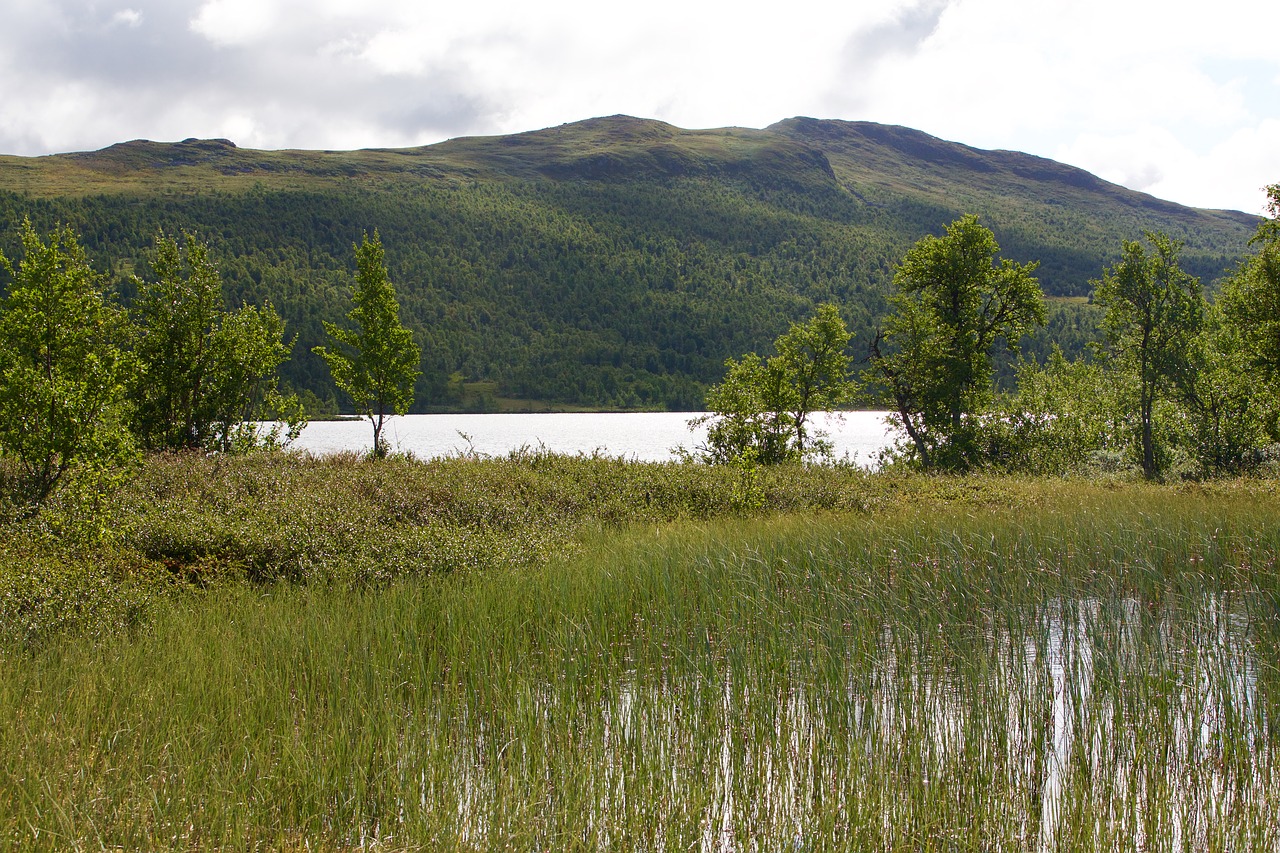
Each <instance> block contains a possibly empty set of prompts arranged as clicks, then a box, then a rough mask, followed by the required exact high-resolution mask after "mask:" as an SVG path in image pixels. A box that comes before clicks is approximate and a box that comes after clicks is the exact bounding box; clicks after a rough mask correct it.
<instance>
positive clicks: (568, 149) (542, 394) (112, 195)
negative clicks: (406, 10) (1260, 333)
mask: <svg viewBox="0 0 1280 853" xmlns="http://www.w3.org/2000/svg"><path fill="white" fill-rule="evenodd" d="M968 213H974V214H977V215H979V217H980V219H981V221H982V222H983V224H984V225H987V226H988V227H990V228H992V230H993V231H995V233H996V236H997V239H998V241H999V243H1000V246H1001V248H1002V250H1003V252H1002V254H1003V256H1004V257H1008V258H1011V259H1014V260H1017V261H1038V262H1039V268H1038V270H1037V275H1038V276H1039V278H1040V281H1041V284H1042V286H1043V287H1044V289H1045V291H1046V293H1048V294H1049V295H1050V296H1053V297H1062V298H1061V299H1059V300H1058V301H1056V302H1055V303H1054V307H1053V309H1052V310H1051V316H1050V325H1049V328H1048V329H1047V330H1046V331H1045V332H1043V333H1042V334H1041V335H1039V336H1037V337H1036V338H1033V339H1031V340H1030V341H1028V342H1027V351H1028V352H1029V353H1030V354H1031V355H1033V356H1036V357H1042V356H1043V355H1044V354H1045V353H1046V352H1047V351H1048V349H1049V347H1050V346H1051V345H1053V344H1055V343H1056V344H1059V345H1061V346H1063V347H1064V349H1066V351H1067V352H1068V353H1069V354H1073V353H1080V352H1082V351H1083V349H1084V346H1085V342H1086V341H1087V340H1089V339H1090V338H1091V337H1092V336H1093V335H1094V334H1095V332H1096V330H1095V329H1094V327H1093V325H1092V324H1093V323H1094V322H1095V321H1096V317H1095V316H1094V315H1093V314H1091V313H1090V309H1089V306H1087V305H1083V304H1081V303H1082V300H1083V297H1085V296H1087V295H1088V293H1089V292H1090V290H1091V288H1092V284H1091V282H1092V280H1093V279H1096V278H1098V277H1099V276H1100V275H1101V273H1102V270H1103V269H1104V267H1105V266H1106V265H1108V264H1110V263H1113V262H1114V261H1115V260H1116V259H1117V258H1118V257H1119V253H1120V247H1121V244H1122V242H1123V241H1124V240H1133V239H1138V238H1140V237H1141V236H1142V234H1143V233H1144V232H1145V231H1148V230H1152V231H1163V232H1166V233H1168V234H1169V235H1170V236H1171V237H1173V238H1175V239H1179V240H1182V241H1184V243H1185V246H1184V249H1183V254H1182V259H1183V265H1184V267H1185V268H1186V269H1187V270H1188V271H1190V272H1192V273H1193V274H1195V275H1199V276H1201V277H1202V278H1203V279H1204V281H1205V282H1206V283H1210V285H1212V282H1213V281H1215V280H1216V279H1219V278H1221V277H1222V276H1223V275H1225V274H1227V273H1228V272H1229V271H1230V270H1231V269H1232V268H1233V267H1234V266H1235V265H1236V264H1237V263H1238V262H1239V260H1240V259H1241V258H1242V257H1243V256H1244V255H1245V254H1246V253H1247V252H1248V240H1249V238H1250V236H1252V234H1253V232H1254V229H1255V228H1256V225H1257V223H1258V222H1259V221H1260V218H1259V217H1253V216H1249V215H1248V214H1244V213H1241V212H1238V211H1214V210H1201V209H1197V208H1191V207H1185V206H1182V205H1177V204H1175V203H1172V202H1166V201H1162V200H1160V199H1156V198H1154V197H1151V196H1149V195H1144V194H1142V193H1138V192H1135V191H1133V190H1128V189H1126V188H1124V187H1120V186H1117V185H1115V184H1110V183H1108V182H1106V181H1103V180H1102V179H1100V178H1097V177H1096V176H1093V175H1090V174H1089V173H1088V172H1085V171H1084V170H1081V169H1077V168H1075V167H1072V166H1068V165H1065V164H1061V163H1057V162H1055V161H1052V160H1048V159H1045V158H1041V157H1036V156H1034V155H1029V154H1023V153H1021V152H1011V151H984V150H982V149H977V148H972V147H970V146H966V145H963V144H961V143H956V142H948V141H946V140H942V139H938V138H936V137H933V136H930V135H929V134H926V133H923V132H921V131H917V130H913V129H911V128H904V127H899V126H895V125H882V124H876V123H873V122H852V121H843V120H833V119H814V118H808V117H804V116H797V117H793V118H789V119H784V120H782V121H780V122H776V123H775V124H773V125H770V126H769V127H767V128H762V129H754V128H734V127H729V128H709V129H694V130H688V129H682V128H679V127H676V126H674V125H671V124H668V123H666V122H661V121H657V120H653V119H643V118H636V117H633V116H623V115H616V116H602V117H597V118H592V119H586V120H583V121H580V122H571V123H568V124H564V125H559V126H556V127H550V128H542V129H538V130H531V131H526V132H524V133H519V134H510V135H505V136H476V137H459V138H456V139H451V140H446V141H445V142H440V143H435V144H432V145H426V146H417V147H412V148H370V149H362V150H358V151H304V150H289V149H286V150H280V151H263V150H255V149H249V148H241V147H238V146H237V145H236V144H235V143H234V142H232V141H230V140H226V139H208V140H205V139H194V138H192V139H185V140H182V141H180V142H169V143H166V142H151V141H148V140H131V141H127V142H122V143H117V144H115V145H111V146H108V147H106V148H104V149H101V150H99V151H94V152H73V153H70V154H57V155H46V156H44V157H36V158H23V157H12V156H0V248H2V249H3V250H4V251H5V253H6V254H7V255H8V256H9V257H15V254H14V253H15V251H16V250H17V247H16V245H15V239H16V237H15V235H16V228H17V225H18V224H19V223H20V222H21V220H22V217H24V216H28V215H29V216H30V217H31V218H32V221H33V222H34V223H35V224H36V226H37V227H38V228H41V229H48V228H51V227H53V226H54V225H56V224H57V223H59V222H64V223H68V224H71V225H72V226H73V227H75V228H76V229H77V230H78V231H79V232H80V233H81V235H82V240H83V242H84V244H85V246H86V248H88V249H89V251H90V255H91V257H93V258H94V259H95V262H96V263H98V264H99V266H100V267H101V268H102V270H103V271H104V272H105V273H107V274H109V275H110V276H111V280H112V281H113V283H114V287H115V289H116V290H117V291H118V293H119V294H120V297H121V300H122V301H123V302H125V303H126V304H127V302H128V299H129V296H130V294H131V288H132V287H133V286H134V285H133V283H132V279H131V278H130V275H131V274H132V273H133V272H135V271H136V272H139V273H141V274H144V275H145V274H146V273H147V268H148V267H147V265H148V256H149V254H148V253H149V251H150V246H151V241H152V238H153V237H154V235H155V234H156V232H157V231H161V230H163V231H165V232H166V233H170V234H175V233H180V232H183V231H189V232H192V233H195V234H197V235H199V236H200V237H201V239H205V240H207V241H208V242H209V243H210V246H211V249H212V251H213V252H214V254H215V256H216V257H217V258H219V261H220V268H221V271H222V274H223V278H224V281H226V283H227V291H228V295H229V298H230V299H231V301H232V302H233V303H236V304H240V303H245V302H254V303H257V302H261V301H264V300H270V301H272V303H273V304H275V305H276V306H277V308H278V309H279V310H280V312H281V314H282V316H284V318H285V320H286V321H287V323H288V326H289V329H290V330H291V334H292V333H293V332H296V333H297V343H296V345H295V350H294V353H295V357H294V359H293V360H292V361H291V362H290V363H289V365H288V366H287V373H286V376H287V378H288V380H289V382H290V383H291V384H292V385H293V386H294V387H295V388H298V389H301V390H306V391H308V392H311V393H314V394H316V395H317V396H318V397H324V396H326V395H328V394H331V393H332V386H331V384H330V383H329V379H328V375H327V373H326V371H325V369H324V367H323V365H322V364H321V363H320V362H319V361H318V360H317V359H316V358H315V357H314V356H313V355H312V354H311V351H310V349H311V347H312V346H314V345H316V344H319V343H323V342H324V340H325V337H324V332H323V329H322V328H321V321H322V320H337V319H340V318H341V317H342V316H343V314H345V312H346V310H347V308H346V305H347V303H346V301H345V300H346V298H347V297H346V293H347V288H348V287H349V282H350V269H351V251H352V244H353V243H356V242H358V241H359V239H360V235H361V234H362V233H363V232H366V231H367V232H373V231H375V230H377V231H379V232H380V233H381V235H382V239H383V242H384V245H385V246H386V247H387V260H388V264H389V266H390V268H391V274H392V278H393V280H394V281H395V282H396V283H397V288H398V292H399V294H400V298H401V305H402V310H403V313H404V316H405V318H406V322H407V324H408V325H409V326H410V327H411V328H413V329H414V331H415V334H417V335H418V336H419V340H421V341H423V342H424V346H423V349H424V362H423V368H424V373H423V378H422V380H421V381H420V387H419V389H418V398H419V400H420V401H422V405H423V406H440V405H445V406H453V407H458V406H470V405H473V404H474V401H472V402H466V400H467V399H468V398H467V396H466V394H464V393H463V392H462V391H460V390H459V389H462V388H465V387H467V386H468V383H471V384H472V385H476V384H483V387H485V388H490V389H493V391H494V393H496V394H497V395H499V396H503V397H516V398H522V399H530V400H544V401H554V402H556V403H558V404H563V405H571V406H589V407H602V408H604V407H609V408H612V407H647V408H686V409H687V408H697V407H699V406H700V405H701V393H702V390H703V389H704V388H705V387H706V386H707V385H708V384H709V383H711V382H715V381H718V380H719V378H720V376H721V373H722V370H723V364H724V360H725V358H727V357H729V356H738V355H741V354H742V353H743V352H747V351H750V350H753V349H754V350H756V351H761V350H765V349H767V348H768V347H769V345H770V343H771V341H772V339H773V338H774V337H775V336H776V335H778V334H779V333H781V332H782V331H785V329H786V327H787V325H788V324H789V323H790V322H792V321H795V320H799V319H803V318H804V317H805V316H807V315H808V314H809V313H811V312H812V310H813V309H814V307H815V306H816V305H818V304H820V303H822V302H835V303H837V304H838V305H840V306H841V310H842V313H843V314H844V316H845V319H846V322H847V323H848V324H849V326H850V328H851V329H852V330H853V331H854V334H855V340H857V341H861V342H862V343H860V344H855V347H856V346H865V341H867V340H869V339H870V337H871V335H872V333H873V331H874V328H875V326H876V324H877V323H878V322H879V319H880V318H881V317H882V316H883V313H884V311H885V310H886V308H887V296H888V293H889V289H890V282H891V280H892V277H893V269H894V266H895V264H896V263H897V262H898V261H899V260H900V259H901V257H902V255H903V253H905V251H906V250H907V249H908V248H909V247H910V246H911V245H912V244H913V243H914V242H915V241H917V240H918V239H920V238H921V237H922V236H924V235H926V234H937V233H940V232H941V230H942V229H943V228H944V227H945V226H946V225H947V224H948V223H950V222H952V221H954V220H955V219H957V218H959V217H960V216H962V215H964V214H968ZM0 284H2V282H0Z"/></svg>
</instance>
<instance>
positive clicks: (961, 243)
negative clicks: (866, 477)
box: [701, 185, 1280, 479]
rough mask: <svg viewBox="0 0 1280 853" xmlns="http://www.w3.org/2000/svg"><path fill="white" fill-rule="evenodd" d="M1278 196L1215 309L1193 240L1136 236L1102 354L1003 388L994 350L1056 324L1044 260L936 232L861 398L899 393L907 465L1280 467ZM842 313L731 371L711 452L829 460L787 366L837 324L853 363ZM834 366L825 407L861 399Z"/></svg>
mask: <svg viewBox="0 0 1280 853" xmlns="http://www.w3.org/2000/svg"><path fill="white" fill-rule="evenodd" d="M1268 197H1269V200H1270V201H1269V210H1270V213H1271V219H1269V220H1265V221H1263V222H1262V223H1261V225H1260V226H1259V227H1258V231H1257V234H1256V235H1255V237H1254V239H1253V241H1252V245H1253V246H1254V247H1255V252H1254V254H1252V255H1251V256H1250V257H1249V258H1247V259H1246V260H1245V261H1243V262H1242V263H1241V265H1240V266H1239V268H1238V269H1237V270H1236V271H1235V272H1234V273H1233V274H1232V275H1231V276H1229V277H1228V278H1227V279H1226V281H1225V282H1224V283H1223V284H1222V287H1221V290H1220V292H1219V294H1218V295H1217V298H1215V299H1211V298H1209V297H1207V296H1206V294H1205V289H1204V287H1203V286H1202V284H1201V281H1200V280H1199V278H1197V277H1196V276H1195V275H1192V274H1191V273H1190V272H1188V271H1187V270H1185V269H1184V268H1183V266H1182V264H1181V259H1180V252H1181V250H1182V243H1181V241H1178V240H1175V239H1172V238H1170V237H1169V236H1168V235H1166V234H1163V233H1159V232H1148V233H1146V234H1145V235H1144V238H1143V239H1142V240H1127V241H1124V243H1123V245H1122V247H1121V255H1120V258H1119V260H1117V261H1116V262H1115V263H1113V264H1111V265H1110V266H1108V267H1106V268H1105V269H1104V270H1103V271H1102V274H1101V278H1099V279H1096V280H1094V281H1093V286H1094V290H1093V294H1092V302H1093V303H1094V306H1095V308H1094V310H1095V311H1096V312H1097V314H1098V316H1099V317H1100V320H1101V325H1100V329H1099V333H1098V335H1097V336H1096V337H1095V339H1094V340H1093V341H1092V342H1091V346H1090V348H1089V351H1088V352H1086V353H1084V354H1082V355H1081V356H1079V357H1077V358H1074V359H1070V358H1068V357H1067V356H1065V355H1064V354H1063V352H1062V350H1061V349H1060V348H1055V349H1054V350H1053V351H1052V352H1051V353H1050V355H1049V357H1048V358H1047V359H1044V360H1043V361H1038V360H1036V359H1034V358H1032V359H1026V360H1022V359H1020V360H1019V361H1018V367H1017V381H1016V383H1015V384H1014V387H1013V388H1011V389H1009V390H1007V391H1003V392H1002V391H1001V390H1000V389H999V388H998V387H997V385H996V382H995V377H996V370H995V360H994V356H995V353H996V352H997V351H998V350H1000V349H1003V350H1006V351H1009V352H1013V353H1015V354H1018V353H1019V349H1020V344H1021V341H1022V340H1023V338H1024V337H1026V336H1027V335H1028V333H1030V332H1032V331H1033V330H1035V329H1036V328H1038V327H1043V326H1044V325H1045V323H1046V310H1045V305H1044V300H1043V293H1042V290H1041V288H1040V285H1039V282H1038V281H1037V280H1036V278H1035V275H1034V273H1035V272H1036V265H1035V264H1034V263H1032V264H1018V263H1015V262H1012V261H1010V260H1008V259H1000V258H998V253H999V251H1000V249H999V246H998V245H997V243H996V239H995V235H994V234H993V233H992V232H991V231H990V230H989V229H987V228H985V227H984V226H982V225H981V224H979V222H978V220H977V218H976V217H973V216H966V217H963V218H961V219H959V220H957V221H956V222H954V223H953V224H952V225H951V226H949V227H948V228H947V229H946V232H945V233H944V234H943V235H942V236H927V237H925V238H923V239H921V240H920V241H919V242H917V243H916V244H915V245H914V246H913V247H912V248H911V249H910V250H909V251H908V252H907V253H906V254H905V256H904V258H903V260H902V262H901V263H900V264H899V265H898V268H897V271H896V273H895V275H894V279H893V292H892V294H891V295H890V299H889V301H890V311H889V313H888V314H887V316H886V318H885V320H884V322H883V324H882V325H881V327H880V328H879V329H878V330H877V332H876V333H875V335H874V336H873V337H872V339H871V343H870V354H869V364H868V366H867V367H866V369H864V370H863V371H862V372H861V375H860V377H859V382H860V383H861V386H862V389H863V394H864V399H875V400H887V401H888V402H889V404H890V406H891V408H892V410H893V413H892V417H893V419H894V420H895V421H896V423H897V425H898V426H899V427H900V428H901V429H902V430H903V433H904V438H903V439H902V441H901V442H900V444H899V446H898V448H897V450H896V451H895V453H894V454H893V455H894V457H895V458H896V459H897V460H898V461H899V462H900V463H902V464H909V465H918V466H920V467H922V468H925V469H928V470H948V471H963V470H969V469H973V468H981V467H991V468H997V469H1004V470H1019V471H1030V472H1034V473H1041V474H1045V473H1050V474H1060V473H1064V472H1068V471H1072V470H1087V469H1091V468H1092V469H1097V468H1098V467H1106V466H1108V465H1117V466H1123V465H1133V466H1135V467H1137V468H1138V469H1140V470H1141V472H1142V474H1143V476H1145V477H1147V478H1148V479H1156V478H1161V477H1165V476H1169V475H1170V474H1171V473H1174V474H1178V475H1191V476H1211V475H1216V474H1223V473H1240V472H1243V471H1247V470H1250V469H1253V468H1256V467H1258V466H1260V465H1263V464H1266V463H1268V462H1272V461H1277V460H1278V459H1280V456H1278V455H1277V452H1276V451H1277V448H1278V447H1280V319H1277V318H1280V185H1274V186H1272V187H1270V188H1269V189H1268ZM835 311H836V308H835V307H834V306H824V307H823V308H822V309H820V311H819V313H818V315H817V316H815V318H814V319H813V320H810V321H808V322H807V323H801V324H793V325H792V328H791V330H790V331H789V332H788V333H787V334H786V335H783V336H782V337H780V338H778V340H777V342H776V344H775V346H776V349H777V351H778V353H779V355H777V356H774V357H772V358H769V359H762V358H761V357H759V356H757V355H755V354H754V353H750V354H748V355H747V356H744V357H743V358H742V359H741V360H735V359H730V360H729V361H728V362H727V365H726V366H727V368H728V370H727V374H726V376H725V378H724V380H723V382H721V383H720V384H718V385H716V386H714V387H713V388H712V389H711V391H710V393H709V394H708V402H709V404H710V405H711V407H712V409H713V413H712V414H711V415H710V416H707V417H705V418H703V419H701V421H702V422H707V423H709V424H710V427H709V437H708V444H707V446H706V447H704V448H702V453H701V455H702V457H703V458H704V459H706V460H707V461H712V462H728V461H742V460H745V461H746V462H748V463H755V462H779V461H785V460H787V459H802V458H806V456H810V455H815V454H814V451H818V454H817V455H821V450H822V447H821V445H814V444H812V443H811V444H810V445H809V452H808V453H806V450H805V448H806V445H805V432H804V429H805V426H804V425H805V422H806V415H807V407H805V406H800V405H799V404H797V403H796V402H795V401H796V400H797V399H804V398H803V396H802V394H801V391H802V389H803V388H804V387H805V383H806V380H805V378H804V377H805V375H806V374H805V372H804V371H803V370H801V369H799V368H797V367H796V366H795V365H794V364H792V365H790V366H788V363H787V362H786V360H785V359H784V356H785V354H786V353H788V352H790V351H793V350H794V346H795V344H794V341H796V340H803V339H806V338H807V337H811V336H812V334H813V330H814V329H815V328H816V327H817V326H818V325H820V324H823V323H825V325H826V326H827V327H828V328H829V329H830V330H831V331H829V332H828V333H827V336H826V337H827V339H828V340H829V341H833V342H839V343H840V346H839V348H838V350H839V351H838V352H837V353H836V354H835V355H832V356H831V357H832V358H836V357H837V356H839V355H840V354H841V353H843V349H844V345H845V343H847V341H848V337H849V336H848V334H847V333H846V332H845V329H844V326H843V323H842V321H841V320H840V318H839V317H838V316H837V315H835V314H834V312H835ZM837 328H838V333H837V331H836V329H837ZM810 349H811V351H816V350H813V348H812V347H811V348H810ZM813 363H814V361H813V359H812V358H811V359H810V365H812V364H813ZM831 364H833V365H835V366H833V367H832V368H831V369H830V370H829V371H828V374H829V376H828V379H827V386H828V387H831V388H839V389H840V393H839V395H838V396H835V397H831V398H826V397H819V398H815V399H814V401H813V406H812V408H821V407H823V406H824V405H827V406H830V404H832V403H835V402H838V400H839V399H842V398H845V397H847V396H848V395H849V394H850V393H851V391H850V389H851V387H852V383H853V379H852V376H851V371H850V370H849V369H848V368H847V367H841V366H840V365H839V364H837V362H831ZM793 434H794V437H793Z"/></svg>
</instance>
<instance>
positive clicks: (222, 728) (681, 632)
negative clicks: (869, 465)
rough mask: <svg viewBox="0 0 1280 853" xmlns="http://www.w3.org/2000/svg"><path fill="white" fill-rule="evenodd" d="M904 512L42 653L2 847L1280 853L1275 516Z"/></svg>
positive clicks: (883, 491)
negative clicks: (1198, 852)
mask: <svg viewBox="0 0 1280 853" xmlns="http://www.w3.org/2000/svg"><path fill="white" fill-rule="evenodd" d="M579 470H580V469H579ZM894 489H902V490H904V492H906V491H907V490H911V489H914V490H915V491H914V494H915V495H917V496H918V497H919V498H920V499H919V500H908V499H898V498H892V497H887V496H889V495H892V494H893V490H894ZM875 490H879V492H878V493H879V494H880V495H881V497H880V498H877V500H879V501H881V503H880V504H879V509H878V510H877V511H874V512H856V511H855V512H847V511H846V512H833V513H830V514H816V515H815V513H814V512H812V511H808V512H805V513H802V514H794V513H784V514H780V515H779V514H776V513H775V514H772V515H768V516H767V517H757V518H748V519H742V518H734V517H725V518H721V519H718V520H717V519H708V518H705V517H703V518H697V517H693V518H691V517H688V516H678V517H677V518H676V519H675V520H672V521H665V522H660V523H659V522H655V521H654V520H653V519H651V518H650V519H641V520H640V523H639V524H638V525H636V526H631V527H612V528H611V527H608V526H593V525H589V524H588V525H583V526H580V527H579V528H578V529H577V533H576V534H575V536H576V538H575V539H574V540H573V541H574V546H573V547H572V548H566V549H564V550H563V551H558V550H555V551H554V553H551V554H550V555H548V556H547V557H546V558H545V559H540V560H529V561H514V562H510V563H502V564H494V565H489V566H486V567H485V568H484V570H470V571H454V572H451V573H442V572H428V573H418V574H408V573H406V574H402V575H398V576H395V577H393V578H391V579H389V580H387V581H386V582H383V583H377V584H370V583H361V584H346V583H311V584H299V583H294V582H285V581H280V580H277V581H273V582H268V583H257V584H253V583H244V582H234V583H218V584H214V585H212V586H211V587H210V588H208V589H207V590H206V591H204V592H202V593H200V594H184V595H168V594H166V595H161V596H158V597H156V598H155V599H154V600H153V601H152V603H151V604H150V605H149V608H148V610H147V616H146V619H145V620H143V621H141V622H139V623H138V624H137V625H136V626H135V627H134V628H133V629H131V630H128V631H124V632H114V633H107V634H105V635H101V636H87V635H78V634H65V635H60V636H59V637H57V638H55V639H53V640H51V641H49V642H46V643H44V644H42V645H40V646H38V647H23V646H13V645H10V646H6V647H4V651H3V652H2V654H3V655H4V658H3V662H2V663H3V665H2V667H0V672H2V673H3V675H2V676H0V723H2V724H0V754H3V755H4V756H6V758H5V760H4V761H3V762H0V803H2V804H3V806H4V807H3V808H0V846H11V847H20V848H23V849H49V850H54V849H67V848H90V847H93V848H98V847H102V846H106V847H111V846H122V847H126V848H170V849H212V848H223V847H235V848H239V849H254V848H297V849H302V848H304V847H307V848H309V849H355V848H368V849H386V850H407V849H457V850H488V849H530V850H532V849H582V850H593V849H604V848H608V849H636V850H677V849H690V848H695V849H707V850H741V849H761V850H781V849H787V850H848V849H867V850H886V851H887V850H912V851H916V850H1029V851H1041V850H1072V851H1074V850H1103V849H1105V850H1215V849H1221V850H1277V849H1280V831H1278V830H1277V829H1276V827H1275V820H1274V815H1275V814H1277V813H1280V772H1278V765H1277V757H1280V738H1278V737H1277V732H1276V728H1275V721H1276V720H1277V711H1278V710H1280V670H1278V669H1277V666H1276V661H1277V660H1280V654H1278V653H1280V626H1278V625H1277V614H1278V613H1280V579H1278V577H1277V572H1276V568H1277V567H1276V560H1277V555H1278V554H1280V524H1277V520H1278V513H1277V504H1276V503H1275V501H1274V496H1273V493H1272V491H1271V487H1270V486H1269V485H1267V484H1265V483H1244V484H1230V485H1222V486H1218V487H1213V488H1189V489H1181V490H1173V489H1150V488H1147V487H1123V488H1112V487H1107V486H1098V485H1090V484H1084V483H1070V482H1068V483H1053V484H1044V483H1042V484H1035V483H1031V482H1021V481H998V482H997V481H943V482H933V481H928V482H914V483H912V484H910V485H904V484H901V483H899V484H894V483H887V484H886V483H877V484H875V485H874V486H873V487H870V488H869V489H868V492H874V491H875ZM865 496H866V493H864V497H865ZM731 515H732V514H731V513H726V516H731ZM655 523H657V524H658V526H657V527H656V529H655V527H654V524H655ZM553 550H554V549H553Z"/></svg>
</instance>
